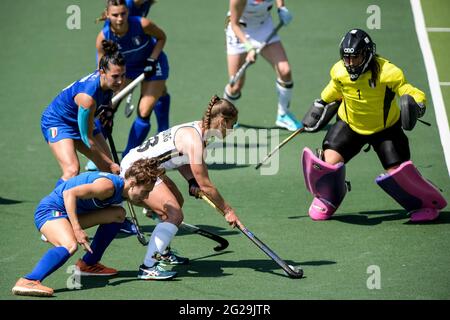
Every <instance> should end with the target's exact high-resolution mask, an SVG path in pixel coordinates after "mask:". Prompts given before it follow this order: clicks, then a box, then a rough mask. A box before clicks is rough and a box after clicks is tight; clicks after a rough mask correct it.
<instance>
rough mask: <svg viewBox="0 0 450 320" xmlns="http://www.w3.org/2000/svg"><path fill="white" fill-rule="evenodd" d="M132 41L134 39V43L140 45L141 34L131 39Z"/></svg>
mask: <svg viewBox="0 0 450 320" xmlns="http://www.w3.org/2000/svg"><path fill="white" fill-rule="evenodd" d="M131 41H133V43H134V45H135V46H140V45H141V43H142V40H141V37H140V36H136V37H133V38H132V39H131Z"/></svg>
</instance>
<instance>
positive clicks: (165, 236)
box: [144, 222, 178, 267]
mask: <svg viewBox="0 0 450 320" xmlns="http://www.w3.org/2000/svg"><path fill="white" fill-rule="evenodd" d="M177 231H178V227H177V226H176V225H174V224H173V223H170V222H161V223H158V224H157V225H156V227H155V230H153V232H152V236H151V238H150V241H149V243H148V247H147V253H146V254H145V259H144V264H145V265H146V266H147V267H153V265H154V264H155V263H156V260H155V259H154V258H153V256H154V255H155V253H156V252H159V253H161V254H162V253H163V252H164V250H166V248H167V246H168V245H169V243H170V241H172V239H173V237H175V235H176V234H177Z"/></svg>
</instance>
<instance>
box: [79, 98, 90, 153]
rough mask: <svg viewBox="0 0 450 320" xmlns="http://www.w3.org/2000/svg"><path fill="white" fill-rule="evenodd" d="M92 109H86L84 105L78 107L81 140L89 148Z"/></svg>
mask: <svg viewBox="0 0 450 320" xmlns="http://www.w3.org/2000/svg"><path fill="white" fill-rule="evenodd" d="M90 111H91V110H90V109H85V108H84V107H83V106H82V105H80V106H79V107H78V128H79V130H80V136H81V140H82V141H83V142H84V144H85V145H86V146H87V147H88V148H90V147H91V145H90V144H89V139H88V132H89V113H90Z"/></svg>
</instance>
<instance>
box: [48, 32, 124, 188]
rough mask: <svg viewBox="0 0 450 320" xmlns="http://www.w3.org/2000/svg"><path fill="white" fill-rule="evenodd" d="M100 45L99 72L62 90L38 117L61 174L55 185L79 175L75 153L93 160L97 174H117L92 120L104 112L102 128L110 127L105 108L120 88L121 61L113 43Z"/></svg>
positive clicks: (122, 66)
mask: <svg viewBox="0 0 450 320" xmlns="http://www.w3.org/2000/svg"><path fill="white" fill-rule="evenodd" d="M102 45H103V50H104V52H105V54H104V55H103V56H102V58H101V59H100V63H99V69H98V70H96V71H95V72H93V73H91V74H89V75H87V76H86V77H83V78H82V79H80V80H78V81H75V82H74V83H72V84H71V85H69V86H68V87H67V88H65V89H64V90H63V91H62V92H61V93H60V94H59V95H58V96H57V97H56V98H55V99H54V100H53V101H52V102H51V103H50V105H49V106H48V107H47V108H46V109H45V111H44V112H43V114H42V118H41V130H42V133H43V135H44V138H45V140H46V142H47V143H48V145H49V147H50V149H51V150H52V152H53V154H54V155H55V157H56V160H57V161H58V164H59V166H60V167H61V170H62V177H61V178H60V179H59V180H58V182H57V185H58V184H60V183H62V182H64V181H66V180H68V179H70V178H72V177H74V176H76V175H77V174H78V173H79V170H80V163H79V160H78V156H77V151H79V152H81V153H83V154H84V155H85V156H86V157H87V158H88V159H91V160H93V161H94V163H95V164H96V165H97V167H98V168H99V169H100V170H101V171H105V172H113V173H119V170H120V168H119V166H118V165H117V164H116V163H114V162H113V161H112V157H111V153H110V151H109V148H108V145H107V144H106V141H105V139H104V137H103V135H102V134H100V130H99V129H100V128H96V126H95V124H94V118H95V116H96V114H98V113H99V112H100V111H101V110H104V112H102V114H101V115H100V116H101V117H102V119H103V120H104V122H105V124H109V123H110V119H109V117H111V116H112V114H111V111H108V107H109V105H110V103H111V98H112V95H113V92H114V91H117V90H119V89H120V87H121V85H122V84H123V81H124V76H125V60H124V58H123V56H122V54H121V53H120V52H119V51H118V48H117V45H115V44H114V43H112V42H108V41H104V42H103V43H102ZM101 106H103V107H102V108H101Z"/></svg>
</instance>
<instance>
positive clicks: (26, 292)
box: [11, 278, 53, 297]
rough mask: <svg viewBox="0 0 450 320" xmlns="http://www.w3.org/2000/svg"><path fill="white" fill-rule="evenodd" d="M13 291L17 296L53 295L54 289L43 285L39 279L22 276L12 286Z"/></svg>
mask: <svg viewBox="0 0 450 320" xmlns="http://www.w3.org/2000/svg"><path fill="white" fill-rule="evenodd" d="M11 291H12V293H13V294H15V295H17V296H34V297H51V296H53V289H52V288H49V287H46V286H43V285H42V284H41V282H40V281H39V280H28V279H25V278H20V279H19V280H18V281H17V282H16V285H15V286H14V287H13V288H12V290H11Z"/></svg>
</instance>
